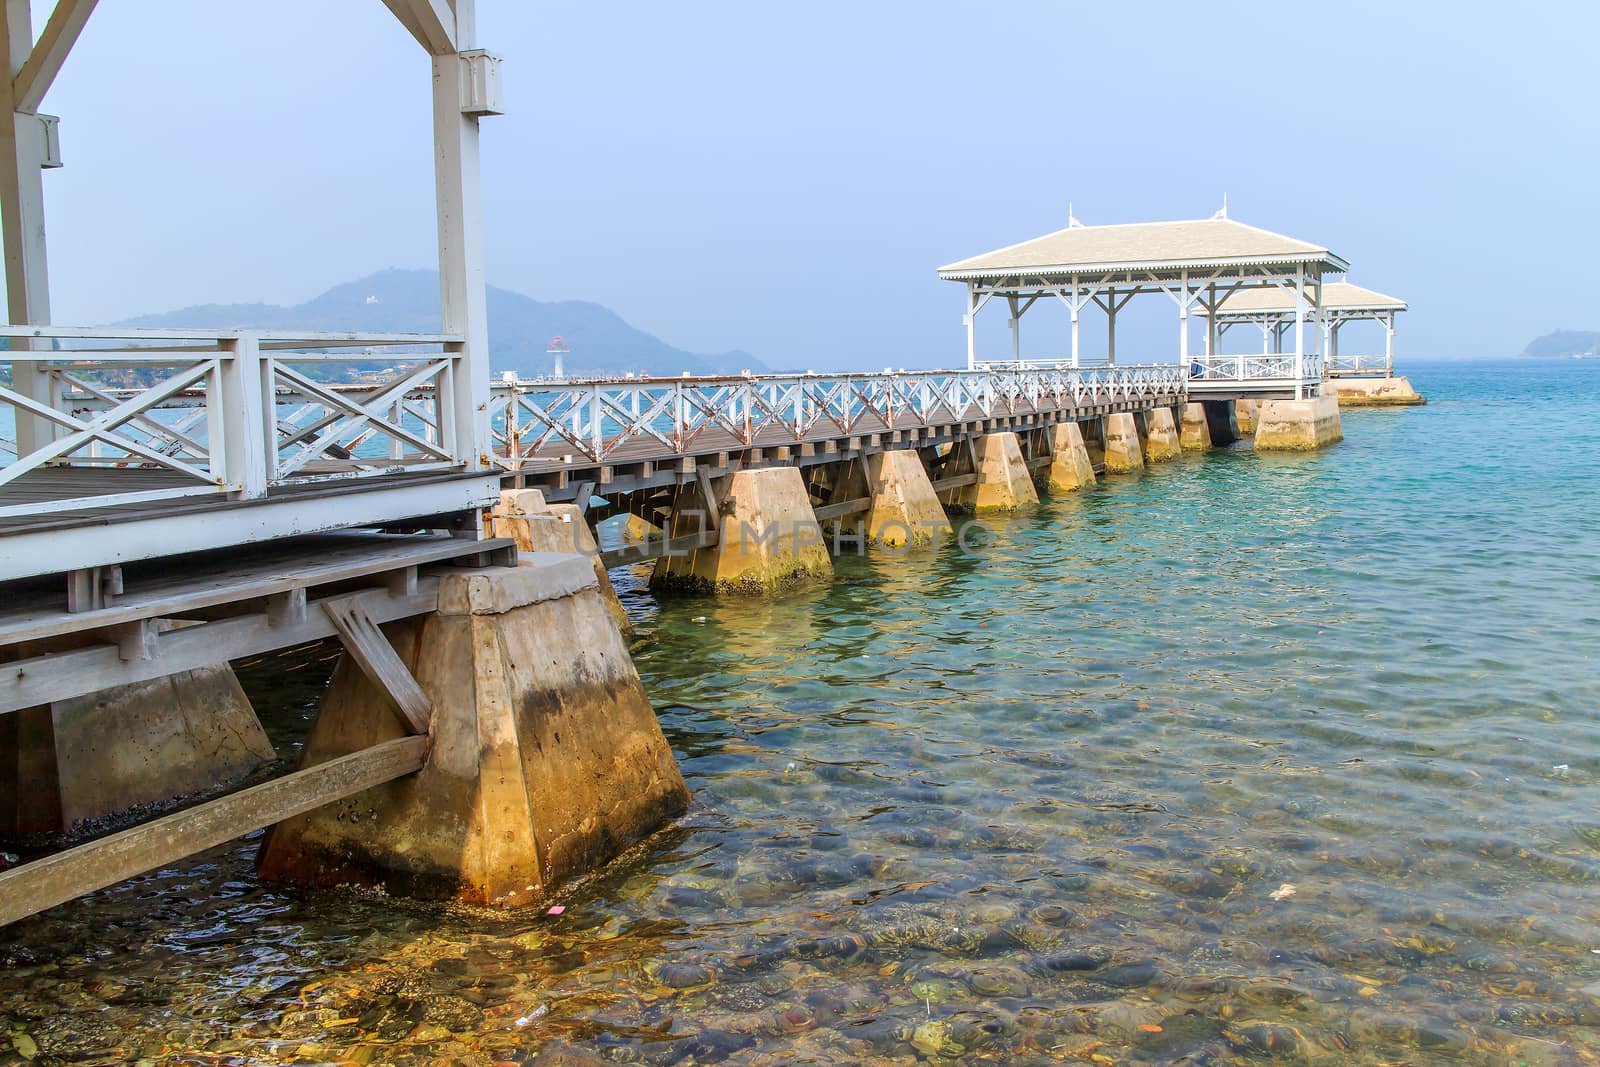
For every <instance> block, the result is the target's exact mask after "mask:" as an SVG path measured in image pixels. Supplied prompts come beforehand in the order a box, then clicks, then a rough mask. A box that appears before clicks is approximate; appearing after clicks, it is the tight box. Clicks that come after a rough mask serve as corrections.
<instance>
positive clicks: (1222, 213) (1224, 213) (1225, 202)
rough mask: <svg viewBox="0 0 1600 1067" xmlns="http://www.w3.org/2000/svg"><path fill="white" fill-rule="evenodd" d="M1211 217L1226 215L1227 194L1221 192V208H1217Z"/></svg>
mask: <svg viewBox="0 0 1600 1067" xmlns="http://www.w3.org/2000/svg"><path fill="white" fill-rule="evenodd" d="M1211 217H1212V218H1214V219H1225V218H1227V217H1228V194H1227V193H1223V194H1222V207H1221V209H1220V210H1218V211H1217V213H1216V214H1215V215H1212V216H1211Z"/></svg>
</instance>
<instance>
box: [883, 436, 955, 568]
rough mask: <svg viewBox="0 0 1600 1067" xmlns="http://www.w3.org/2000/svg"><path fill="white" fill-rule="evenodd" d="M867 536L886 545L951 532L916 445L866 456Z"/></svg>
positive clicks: (920, 542) (917, 543) (910, 542)
mask: <svg viewBox="0 0 1600 1067" xmlns="http://www.w3.org/2000/svg"><path fill="white" fill-rule="evenodd" d="M867 489H868V492H869V493H870V494H871V496H872V510H871V511H869V512H867V518H866V533H867V539H868V540H869V541H870V542H872V543H874V544H880V545H883V546H885V547H887V548H901V547H904V546H906V545H910V546H912V547H919V546H922V545H929V544H933V543H935V542H936V541H939V540H942V539H944V537H945V535H946V534H950V533H951V532H952V531H951V527H950V520H949V518H947V517H946V516H945V513H944V505H942V504H940V503H939V496H938V494H937V493H935V492H934V490H933V482H932V480H930V479H929V478H928V469H927V468H926V467H924V466H923V465H922V457H921V456H919V455H918V454H917V452H916V450H915V449H896V450H894V451H890V452H877V453H874V454H873V455H870V456H868V457H867Z"/></svg>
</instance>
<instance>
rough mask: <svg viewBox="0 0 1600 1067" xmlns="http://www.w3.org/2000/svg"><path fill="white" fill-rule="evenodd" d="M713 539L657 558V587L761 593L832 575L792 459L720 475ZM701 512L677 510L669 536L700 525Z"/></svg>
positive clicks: (653, 580) (654, 583)
mask: <svg viewBox="0 0 1600 1067" xmlns="http://www.w3.org/2000/svg"><path fill="white" fill-rule="evenodd" d="M724 486H725V488H723V489H722V490H721V500H720V501H719V508H720V514H719V515H717V516H713V517H709V518H707V519H706V520H705V521H706V522H707V523H708V524H714V525H715V528H716V530H717V543H716V544H715V545H711V546H709V547H706V548H700V549H695V550H693V551H691V552H689V553H687V554H686V555H681V556H662V557H660V558H659V559H657V560H656V566H655V572H654V573H653V574H652V575H651V578H650V585H651V587H652V588H655V589H666V590H682V591H685V592H693V593H716V594H719V595H762V594H771V593H775V592H778V591H780V590H782V589H784V588H786V587H788V586H791V585H797V584H802V583H805V582H810V581H817V580H823V579H827V578H830V577H832V576H833V561H832V560H831V559H829V557H828V549H827V546H826V545H825V544H824V543H823V537H822V529H821V527H820V526H818V524H817V516H816V512H814V511H812V510H811V498H810V497H809V496H808V495H807V493H806V484H805V480H804V478H803V477H802V476H801V474H800V469H799V468H798V467H763V468H761V469H760V470H743V471H738V472H736V473H735V474H734V475H733V476H732V477H731V478H728V479H726V480H725V482H724ZM700 522H701V516H700V515H698V514H691V513H690V512H688V511H683V512H681V513H680V514H676V515H674V516H673V518H672V522H671V523H670V524H669V525H670V529H669V531H668V532H669V533H670V534H671V535H672V536H673V537H678V536H682V535H685V534H691V533H694V532H695V531H697V530H699V529H700V528H701V527H700Z"/></svg>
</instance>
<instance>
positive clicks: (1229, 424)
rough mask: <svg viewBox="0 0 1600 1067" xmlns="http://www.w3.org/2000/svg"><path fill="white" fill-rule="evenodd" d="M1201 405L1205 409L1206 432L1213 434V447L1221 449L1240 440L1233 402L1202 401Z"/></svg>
mask: <svg viewBox="0 0 1600 1067" xmlns="http://www.w3.org/2000/svg"><path fill="white" fill-rule="evenodd" d="M1201 405H1202V406H1203V407H1204V408H1205V412H1206V430H1207V431H1208V432H1209V433H1210V434H1211V443H1212V445H1214V446H1215V447H1218V448H1221V447H1222V446H1224V445H1231V444H1233V443H1234V442H1235V441H1237V440H1238V439H1239V437H1240V434H1239V421H1238V416H1237V414H1236V413H1235V407H1234V402H1233V401H1232V400H1202V401H1201Z"/></svg>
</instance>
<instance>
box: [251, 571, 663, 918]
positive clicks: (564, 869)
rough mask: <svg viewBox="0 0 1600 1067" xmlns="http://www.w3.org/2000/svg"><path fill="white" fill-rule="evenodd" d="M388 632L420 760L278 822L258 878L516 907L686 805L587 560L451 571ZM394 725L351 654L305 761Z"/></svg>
mask: <svg viewBox="0 0 1600 1067" xmlns="http://www.w3.org/2000/svg"><path fill="white" fill-rule="evenodd" d="M384 630H385V632H386V633H387V635H388V637H389V640H390V642H391V643H392V644H393V645H394V647H395V650H396V651H397V652H398V653H399V655H400V658H401V660H402V661H403V662H404V663H405V664H406V667H407V668H408V669H409V670H410V671H411V673H412V675H413V676H414V677H415V678H416V680H417V682H418V684H419V685H420V686H421V687H422V690H423V691H424V692H425V693H426V694H427V695H428V697H429V699H430V700H431V701H432V704H433V719H432V725H431V728H430V730H429V738H430V741H431V744H430V746H429V750H428V758H427V762H426V763H425V764H424V765H423V767H422V769H421V770H420V771H418V772H417V773H416V774H414V775H409V776H407V777H405V778H401V779H397V780H395V781H393V782H388V783H386V784H384V785H380V786H376V787H374V788H372V789H368V790H366V791H365V792H362V793H358V794H356V795H355V796H352V797H349V798H347V799H345V800H340V801H337V802H335V803H332V804H328V805H325V806H323V807H321V808H318V809H316V810H315V811H312V812H309V813H307V814H305V815H299V816H295V817H294V818H291V819H287V820H285V821H284V822H281V823H279V824H277V825H276V826H274V827H273V828H272V829H271V830H270V831H269V832H268V834H267V838H266V841H265V842H264V843H263V845H262V849H261V854H260V857H259V859H258V867H259V869H260V872H261V875H262V877H264V878H269V879H278V880H283V881H293V882H301V883H305V884H310V885H343V884H356V885H378V886H383V887H385V888H386V889H387V890H389V891H391V892H394V893H397V894H402V895H406V896H419V897H428V898H435V899H454V900H460V901H465V902H467V903H471V904H483V905H494V906H508V907H512V906H519V905H522V904H527V903H530V902H532V901H534V900H537V899H538V898H539V897H541V896H542V895H544V894H545V893H547V892H548V891H549V890H550V889H551V888H552V887H553V886H555V885H557V884H558V883H560V882H562V881H564V880H566V879H568V878H571V877H573V876H575V875H578V874H582V873H584V872H586V871H589V870H592V869H594V868H595V867H597V866H599V865H600V864H602V863H604V862H605V861H606V860H608V859H610V858H611V857H612V856H614V855H616V854H617V853H618V852H620V851H622V850H623V849H625V848H627V847H628V846H630V845H632V844H633V843H635V842H636V841H638V840H640V839H641V838H643V837H645V836H646V835H648V834H649V833H651V832H652V831H654V830H655V829H657V828H658V827H659V826H660V825H661V824H662V823H663V822H664V821H665V820H667V819H669V818H671V817H672V816H674V815H676V814H678V813H680V812H682V811H683V810H684V808H685V807H686V806H687V804H688V800H689V794H688V790H687V789H686V787H685V786H684V783H683V776H682V775H681V774H680V773H679V771H678V766H677V763H676V762H675V761H674V760H673V758H672V751H671V749H670V748H669V747H668V745H667V742H666V739H665V738H664V737H663V736H662V734H661V727H660V725H659V724H658V723H657V722H656V717H655V713H654V711H653V710H652V709H651V707H650V701H649V698H648V697H646V695H645V691H644V686H643V685H642V684H641V683H640V681H639V675H638V672H637V671H636V670H635V669H634V666H633V661H632V660H631V659H630V658H629V657H628V649H627V646H626V644H624V642H623V639H622V634H621V632H620V631H619V630H618V629H617V627H616V624H615V623H614V622H613V621H612V619H611V615H610V613H609V612H608V611H607V610H606V605H605V601H604V600H603V599H602V597H601V595H600V588H599V583H598V582H597V581H596V579H595V575H594V569H593V567H592V566H590V564H589V561H588V560H586V559H583V558H582V557H581V556H575V555H567V554H559V555H558V554H548V553H539V554H537V555H535V556H532V557H529V559H527V560H525V561H524V565H523V566H520V567H498V568H483V569H471V570H469V569H461V570H452V571H446V572H445V573H444V574H443V575H442V576H441V577H440V579H439V607H438V611H437V612H436V613H434V614H433V615H428V616H424V617H422V618H419V619H410V620H406V621H404V622H401V623H393V624H390V625H389V626H386V627H384ZM405 729H406V728H405V726H404V724H403V723H402V720H401V719H400V717H399V716H398V715H396V714H395V712H394V710H393V709H392V708H391V707H390V706H389V704H388V703H387V701H386V700H385V698H384V697H383V695H382V694H381V693H380V692H379V691H378V689H377V688H376V687H375V686H374V685H373V684H372V682H370V681H369V680H368V679H367V677H366V675H365V674H363V673H362V671H361V670H360V669H359V668H358V667H357V666H356V665H355V663H354V662H352V661H351V659H350V657H348V656H346V657H345V658H344V659H342V660H340V662H339V665H338V667H337V668H336V669H335V670H334V675H333V681H332V683H331V684H330V686H329V688H328V692H327V694H326V696H324V698H323V702H322V710H321V711H320V713H319V714H318V715H317V721H316V723H315V725H313V727H312V729H311V736H310V737H309V739H308V740H307V741H306V745H305V749H304V751H303V753H302V757H301V765H302V766H314V765H316V764H319V763H322V762H325V761H327V760H330V759H333V758H335V757H337V756H341V755H345V754H348V753H350V752H355V751H359V750H361V749H363V748H367V747H369V746H371V745H374V744H377V743H379V742H382V741H387V740H391V739H393V738H397V737H402V736H405Z"/></svg>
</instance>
